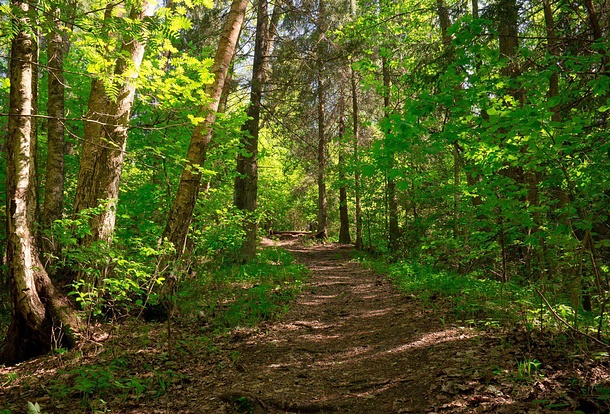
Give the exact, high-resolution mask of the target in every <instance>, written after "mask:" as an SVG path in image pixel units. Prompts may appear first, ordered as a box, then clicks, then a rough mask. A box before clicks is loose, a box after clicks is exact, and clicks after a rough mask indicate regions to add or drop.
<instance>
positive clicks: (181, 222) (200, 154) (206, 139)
mask: <svg viewBox="0 0 610 414" xmlns="http://www.w3.org/2000/svg"><path fill="white" fill-rule="evenodd" d="M247 4H248V1H247V0H233V2H232V3H231V9H230V11H229V14H228V15H227V19H226V21H225V24H224V26H223V29H222V32H221V35H220V40H219V43H218V49H217V51H216V56H215V57H214V64H213V65H212V73H213V74H214V81H213V82H212V83H210V84H209V85H208V87H207V88H206V94H207V95H208V96H209V97H210V102H209V104H208V105H206V106H205V107H204V108H201V115H202V118H203V119H202V120H201V122H199V123H198V124H197V125H196V126H195V129H194V130H193V134H192V135H191V141H190V144H189V149H188V152H187V156H186V165H185V166H184V169H183V170H182V176H181V177H180V183H179V185H178V190H177V192H176V196H175V198H174V201H173V203H172V206H171V208H170V212H169V217H168V220H167V224H166V226H165V230H164V231H163V238H164V239H167V240H168V241H170V242H171V243H173V245H174V248H175V249H176V253H177V254H178V255H181V254H182V253H183V252H184V249H185V246H186V237H187V235H188V231H189V227H190V224H191V220H192V218H193V210H194V208H195V204H196V203H197V197H198V196H199V189H200V185H201V177H202V172H201V166H202V165H203V163H204V162H205V159H206V154H207V149H208V145H209V144H210V141H211V139H212V126H213V125H214V121H215V120H216V111H217V110H218V105H219V103H220V98H221V95H222V89H223V86H224V83H225V80H226V77H227V73H228V70H229V66H230V65H231V59H232V58H233V54H234V51H235V45H236V44H237V40H238V38H239V34H240V32H241V27H242V24H243V21H244V15H245V12H246V6H247Z"/></svg>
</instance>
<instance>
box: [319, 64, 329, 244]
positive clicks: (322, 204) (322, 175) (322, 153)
mask: <svg viewBox="0 0 610 414" xmlns="http://www.w3.org/2000/svg"><path fill="white" fill-rule="evenodd" d="M320 66H322V64H320ZM320 70H321V69H320ZM324 104H325V96H324V79H322V74H321V73H319V74H318V231H317V234H316V237H318V238H320V239H325V238H326V237H328V223H327V220H328V214H327V206H326V134H325V131H324V126H325V125H324V123H325V122H326V120H325V116H324V115H325V111H326V108H325V105H324Z"/></svg>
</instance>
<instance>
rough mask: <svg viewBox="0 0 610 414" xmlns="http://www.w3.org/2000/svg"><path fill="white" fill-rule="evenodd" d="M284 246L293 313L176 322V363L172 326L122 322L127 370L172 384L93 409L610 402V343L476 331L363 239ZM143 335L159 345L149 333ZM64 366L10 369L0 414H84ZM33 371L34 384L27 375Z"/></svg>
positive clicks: (605, 408)
mask: <svg viewBox="0 0 610 414" xmlns="http://www.w3.org/2000/svg"><path fill="white" fill-rule="evenodd" d="M268 243H274V242H271V241H268ZM275 243H276V244H280V245H282V247H284V248H286V249H287V250H289V251H291V252H292V253H293V254H294V255H295V256H296V257H297V259H298V260H299V261H301V262H303V263H304V264H306V265H307V267H308V268H309V269H310V270H311V272H312V276H311V279H310V280H309V283H308V284H307V285H306V286H305V288H304V290H303V293H302V294H301V295H300V296H299V297H298V299H297V300H296V303H294V304H293V305H292V306H291V308H290V310H289V311H288V312H287V313H285V314H284V315H283V316H281V317H280V318H279V319H278V320H275V321H268V322H265V323H263V324H262V325H259V326H258V327H256V328H248V329H239V330H236V331H233V332H231V334H230V335H226V336H224V337H222V338H220V339H219V340H218V342H215V343H214V344H207V345H206V344H201V343H200V342H197V339H196V335H195V334H194V333H193V332H191V331H189V329H187V328H180V327H179V326H177V327H175V332H174V335H175V337H176V346H175V348H176V349H175V350H174V356H173V358H172V359H171V360H170V359H168V358H166V357H165V358H161V354H160V351H159V350H158V347H157V346H158V344H157V345H155V341H159V343H161V341H162V339H163V326H164V325H162V324H159V325H158V326H153V327H152V328H151V327H149V328H148V330H147V331H145V332H144V331H143V328H142V326H140V325H134V326H132V328H131V330H130V329H129V328H122V329H123V334H121V335H115V338H114V339H113V340H112V341H113V342H112V345H110V344H107V345H104V346H106V347H109V346H113V347H115V349H117V351H116V352H117V353H119V354H125V355H129V357H128V358H126V359H123V360H122V361H123V362H122V363H119V364H118V366H119V368H120V369H124V370H130V371H132V372H134V373H138V376H139V377H142V376H146V375H149V376H151V375H156V377H155V378H156V381H158V382H159V384H160V385H161V388H162V391H163V392H158V391H159V386H157V392H156V394H154V393H153V392H152V391H146V390H142V392H140V393H137V392H136V393H134V392H129V393H126V394H124V395H123V396H119V395H105V396H104V399H102V398H99V400H100V401H93V398H91V397H89V398H90V399H89V400H88V401H87V404H86V405H87V410H89V411H90V412H96V410H97V412H124V413H179V412H180V413H219V414H220V413H237V412H244V413H318V412H319V413H331V412H333V413H363V414H364V413H367V414H369V413H370V414H376V413H379V414H384V413H475V412H476V413H482V412H486V413H544V412H557V411H563V412H584V413H607V412H610V409H609V408H610V405H609V402H608V397H610V385H609V379H608V378H609V376H610V368H609V367H610V363H609V361H608V357H607V354H606V353H603V352H599V350H597V351H596V350H594V349H588V350H587V352H585V351H583V350H582V344H581V343H580V345H579V342H578V341H575V342H572V340H571V339H569V338H567V339H566V336H565V335H562V336H561V338H563V339H559V338H560V337H559V336H556V335H551V334H532V333H530V334H527V333H525V332H521V331H518V330H514V331H511V332H505V331H502V330H500V329H498V328H495V329H492V330H477V329H474V328H469V327H463V326H460V324H459V323H457V321H455V318H454V317H453V316H452V315H453V313H452V310H451V309H447V308H445V307H443V305H442V301H439V304H438V306H423V304H422V303H421V301H419V300H418V299H417V298H414V297H410V296H408V295H404V294H401V293H400V292H398V291H397V290H396V289H395V287H394V286H393V285H392V283H391V282H390V281H388V280H387V279H386V278H385V277H384V276H382V275H378V274H375V273H374V272H372V271H370V270H367V269H365V268H364V267H363V266H362V265H360V264H358V263H357V262H356V261H354V260H352V259H351V258H352V255H351V247H348V246H342V245H337V244H319V245H314V246H305V245H303V244H300V243H298V242H275ZM142 336H145V337H146V338H147V341H148V342H146V343H143V342H142V341H143V340H142V339H141V337H142ZM138 338H140V339H138ZM85 354H86V353H84V354H83V355H85ZM98 354H100V352H98ZM88 355H89V356H83V361H81V362H80V364H86V363H88V362H87V361H89V363H93V361H94V360H95V355H94V352H93V351H91V352H90V353H89V354H88ZM163 355H166V353H164V354H163ZM116 360H117V357H116V355H115V359H114V360H113V362H109V363H111V364H114V365H112V366H116ZM118 360H119V361H121V358H118ZM98 363H99V362H98ZM62 364H63V366H65V364H66V361H63V360H61V358H59V357H57V356H53V357H45V358H40V359H37V360H35V361H30V362H27V363H24V364H21V365H20V366H18V367H15V368H10V369H7V368H4V369H1V370H0V374H2V375H3V377H1V378H8V377H7V375H9V374H10V373H11V372H13V373H19V375H20V378H18V379H17V378H15V379H14V380H13V381H12V382H9V381H6V382H5V383H4V384H1V383H0V412H2V411H1V408H2V406H3V405H2V403H6V404H7V405H6V407H8V408H10V409H13V410H14V411H13V412H27V411H26V410H25V404H27V401H32V402H35V401H36V402H39V403H40V405H41V407H42V412H43V413H46V412H61V413H77V412H85V411H86V410H85V409H84V405H83V394H82V393H81V394H80V397H79V395H74V394H75V393H74V382H73V383H72V388H71V390H72V393H71V394H67V395H65V397H64V398H57V393H58V389H59V390H61V385H58V384H61V383H62V375H65V374H62V371H61V367H62ZM146 367H148V368H146ZM95 372H97V374H96V375H97V376H98V377H99V372H98V371H95ZM168 372H170V373H171V372H173V373H175V374H172V375H173V377H172V375H169V376H168V375H166V374H165V373H168ZM27 375H30V378H29V380H28V381H25V380H23V379H22V378H24V377H25V376H27ZM73 377H74V376H73ZM87 378H89V377H87ZM95 378H96V377H95V375H93V379H91V381H97V380H96V379H95ZM134 378H135V377H134ZM98 380H99V378H98ZM53 381H55V382H53ZM72 381H74V379H72ZM123 386H126V385H125V384H123ZM133 386H134V385H133V384H131V387H132V388H133ZM53 387H56V388H53ZM58 387H59V388H58ZM100 388H102V387H101V386H100ZM49 389H51V390H52V391H53V392H49ZM7 412H8V411H7Z"/></svg>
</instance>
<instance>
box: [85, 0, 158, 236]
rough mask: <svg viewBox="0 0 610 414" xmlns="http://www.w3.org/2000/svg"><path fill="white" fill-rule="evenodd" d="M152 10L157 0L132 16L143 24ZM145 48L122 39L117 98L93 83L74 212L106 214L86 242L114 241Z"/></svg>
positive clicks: (94, 222)
mask: <svg viewBox="0 0 610 414" xmlns="http://www.w3.org/2000/svg"><path fill="white" fill-rule="evenodd" d="M154 6H155V3H154V2H152V1H148V0H145V1H144V2H143V3H142V4H139V5H135V6H134V7H133V9H132V10H131V11H130V15H129V17H130V18H131V19H133V20H142V19H143V18H145V17H147V16H151V15H152V13H153V12H154ZM144 48H145V43H144V42H142V41H139V40H138V39H136V38H135V37H131V36H129V37H126V38H124V39H123V40H122V44H121V49H122V50H123V52H124V53H122V54H120V56H119V57H118V58H117V61H116V64H115V69H114V75H115V77H116V78H117V82H118V85H117V90H118V93H117V95H116V97H113V98H112V99H109V98H108V96H107V93H106V90H105V88H104V86H103V84H102V82H101V81H100V80H97V79H95V80H94V81H93V82H92V86H91V95H90V99H89V105H90V106H89V114H88V116H89V115H90V116H91V118H90V120H88V122H87V124H88V125H87V126H86V128H85V138H84V139H85V144H84V146H83V151H82V156H81V165H80V170H79V176H78V183H77V191H76V198H75V212H77V213H78V212H79V211H82V210H83V209H87V208H94V207H97V206H98V205H99V204H100V203H105V204H104V208H103V210H102V211H101V212H100V213H99V214H97V215H95V216H93V218H92V220H91V222H90V224H91V229H92V234H91V235H90V236H88V237H86V238H85V240H84V242H85V244H90V243H92V242H95V241H98V240H102V241H105V242H108V243H110V242H111V241H112V237H113V233H114V225H115V221H116V205H117V200H118V195H119V183H120V178H121V172H122V169H123V158H124V155H125V146H126V144H127V135H128V129H129V122H130V117H131V109H132V106H133V101H134V97H135V90H136V78H137V76H136V75H134V73H135V74H137V73H138V71H139V69H140V65H141V63H142V59H143V57H144ZM126 56H129V58H127V57H126ZM93 124H97V125H93Z"/></svg>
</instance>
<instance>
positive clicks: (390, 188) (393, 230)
mask: <svg viewBox="0 0 610 414" xmlns="http://www.w3.org/2000/svg"><path fill="white" fill-rule="evenodd" d="M382 77H383V107H384V115H385V117H386V118H389V116H390V112H389V111H390V87H391V84H390V68H389V67H388V59H387V58H386V57H383V58H382ZM389 133H390V131H387V134H389ZM386 156H387V157H388V165H387V175H386V179H387V186H386V192H387V198H388V215H389V220H388V221H389V228H388V237H389V246H388V247H389V248H390V251H396V249H397V248H398V239H399V237H400V229H399V227H398V202H397V200H396V180H395V179H394V177H393V170H394V163H395V161H394V150H393V149H392V148H389V147H388V145H387V138H386Z"/></svg>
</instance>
